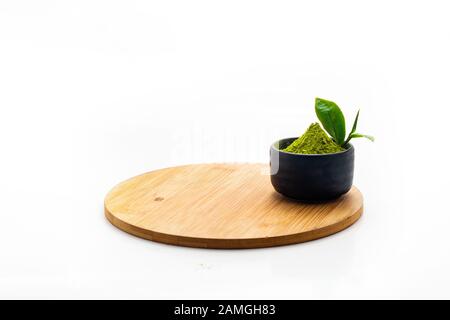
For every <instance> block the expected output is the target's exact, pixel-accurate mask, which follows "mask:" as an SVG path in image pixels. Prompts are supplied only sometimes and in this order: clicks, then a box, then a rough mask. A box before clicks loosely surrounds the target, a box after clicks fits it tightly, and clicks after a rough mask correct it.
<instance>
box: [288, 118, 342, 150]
mask: <svg viewBox="0 0 450 320" xmlns="http://www.w3.org/2000/svg"><path fill="white" fill-rule="evenodd" d="M344 150H345V149H344V148H342V147H341V146H339V145H337V144H336V143H335V142H334V141H333V140H332V139H331V138H330V137H329V136H328V135H327V134H326V132H325V131H323V129H322V128H321V127H320V125H319V124H318V123H313V124H311V125H310V126H309V128H308V130H306V132H305V133H304V134H303V135H302V136H301V137H299V138H298V139H297V140H295V141H294V142H292V143H291V144H290V145H289V146H288V147H287V148H285V149H283V150H282V151H286V152H291V153H302V154H324V153H336V152H341V151H344Z"/></svg>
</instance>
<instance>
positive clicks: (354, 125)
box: [344, 110, 359, 145]
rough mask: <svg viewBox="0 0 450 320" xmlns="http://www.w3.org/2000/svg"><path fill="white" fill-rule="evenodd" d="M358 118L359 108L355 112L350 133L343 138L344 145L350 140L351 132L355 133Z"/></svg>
mask: <svg viewBox="0 0 450 320" xmlns="http://www.w3.org/2000/svg"><path fill="white" fill-rule="evenodd" d="M358 118H359V110H358V112H357V113H356V117H355V121H353V127H352V131H350V133H349V134H348V137H347V140H345V143H344V145H346V144H347V143H348V142H349V141H350V139H351V135H352V134H353V133H355V131H356V126H357V125H358Z"/></svg>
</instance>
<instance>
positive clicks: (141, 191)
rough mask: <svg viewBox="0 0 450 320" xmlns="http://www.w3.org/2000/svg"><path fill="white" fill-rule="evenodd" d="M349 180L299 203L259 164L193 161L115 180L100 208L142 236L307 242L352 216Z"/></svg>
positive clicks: (356, 196) (356, 212) (242, 243)
mask: <svg viewBox="0 0 450 320" xmlns="http://www.w3.org/2000/svg"><path fill="white" fill-rule="evenodd" d="M362 211H363V199H362V195H361V193H360V192H359V190H358V189H357V188H355V187H353V188H352V189H351V190H350V191H349V192H348V193H347V194H345V195H344V196H342V197H341V198H339V199H337V200H334V201H332V202H327V203H320V204H305V203H301V202H298V201H295V200H291V199H288V198H285V197H283V196H281V195H280V194H278V193H277V192H275V191H274V189H273V188H272V185H271V183H270V176H269V175H268V166H267V165H264V164H199V165H187V166H181V167H173V168H167V169H162V170H157V171H152V172H149V173H145V174H143V175H140V176H137V177H134V178H131V179H129V180H126V181H124V182H122V183H120V184H118V185H117V186H116V187H114V188H113V189H112V190H111V191H110V192H109V193H108V195H107V196H106V199H105V215H106V217H107V219H108V220H109V221H110V222H111V223H112V224H113V225H115V226H116V227H118V228H119V229H122V230H124V231H126V232H128V233H131V234H133V235H136V236H138V237H142V238H145V239H149V240H153V241H158V242H163V243H168V244H174V245H180V246H189V247H201V248H259V247H272V246H279V245H286V244H293V243H299V242H304V241H309V240H313V239H317V238H321V237H325V236H328V235H330V234H333V233H336V232H338V231H341V230H343V229H345V228H347V227H348V226H350V225H351V224H353V223H354V222H355V221H356V220H358V219H359V217H360V216H361V214H362Z"/></svg>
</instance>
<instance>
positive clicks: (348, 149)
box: [270, 137, 354, 157]
mask: <svg viewBox="0 0 450 320" xmlns="http://www.w3.org/2000/svg"><path fill="white" fill-rule="evenodd" d="M288 139H298V137H290V138H283V139H278V140H277V141H275V142H274V143H272V144H271V146H270V148H271V149H273V150H275V151H277V152H280V153H284V154H288V155H292V156H299V157H327V156H335V155H341V154H345V153H347V152H349V151H350V150H354V147H353V145H352V144H351V143H348V145H349V146H350V147H348V148H347V149H345V150H344V151H340V152H334V153H321V154H317V153H312V154H305V153H293V152H286V151H283V150H280V149H278V148H276V147H275V144H276V143H278V142H280V141H281V140H288Z"/></svg>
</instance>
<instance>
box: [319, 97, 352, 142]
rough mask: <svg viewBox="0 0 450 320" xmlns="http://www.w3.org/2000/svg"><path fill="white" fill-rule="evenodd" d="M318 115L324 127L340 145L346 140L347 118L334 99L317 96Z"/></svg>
mask: <svg viewBox="0 0 450 320" xmlns="http://www.w3.org/2000/svg"><path fill="white" fill-rule="evenodd" d="M316 115H317V117H318V118H319V120H320V122H321V123H322V126H323V128H324V129H325V130H326V131H327V132H328V133H329V134H330V136H331V137H332V138H333V139H334V141H336V143H337V144H338V145H343V144H344V140H345V118H344V115H343V114H342V111H341V109H339V107H338V105H337V104H336V103H334V102H333V101H329V100H325V99H320V98H316Z"/></svg>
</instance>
